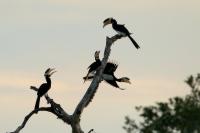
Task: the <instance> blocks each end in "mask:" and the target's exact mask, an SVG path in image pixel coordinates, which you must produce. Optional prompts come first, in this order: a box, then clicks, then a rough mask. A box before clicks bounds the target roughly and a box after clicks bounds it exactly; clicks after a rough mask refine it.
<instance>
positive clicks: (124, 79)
mask: <svg viewBox="0 0 200 133" xmlns="http://www.w3.org/2000/svg"><path fill="white" fill-rule="evenodd" d="M120 80H121V82H125V83H129V84H131V81H130V79H129V78H128V77H122V78H120Z"/></svg>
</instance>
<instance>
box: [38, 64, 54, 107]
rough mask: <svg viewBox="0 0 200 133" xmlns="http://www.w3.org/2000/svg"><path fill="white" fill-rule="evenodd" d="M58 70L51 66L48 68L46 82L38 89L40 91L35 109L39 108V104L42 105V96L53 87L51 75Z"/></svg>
mask: <svg viewBox="0 0 200 133" xmlns="http://www.w3.org/2000/svg"><path fill="white" fill-rule="evenodd" d="M55 72H56V71H55V70H54V69H51V68H48V69H47V70H46V71H45V73H44V77H45V79H46V83H43V84H42V85H41V86H40V87H39V89H38V92H37V100H36V103H35V110H36V109H39V105H40V98H41V97H42V96H43V95H45V94H46V93H47V92H48V90H49V89H50V88H51V79H50V77H51V75H52V74H53V73H55Z"/></svg>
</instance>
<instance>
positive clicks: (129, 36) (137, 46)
mask: <svg viewBox="0 0 200 133" xmlns="http://www.w3.org/2000/svg"><path fill="white" fill-rule="evenodd" d="M128 38H129V39H130V40H131V42H132V43H133V45H134V46H135V47H136V48H137V49H139V48H140V46H139V45H138V44H137V42H136V41H135V40H134V39H133V38H132V37H131V35H128Z"/></svg>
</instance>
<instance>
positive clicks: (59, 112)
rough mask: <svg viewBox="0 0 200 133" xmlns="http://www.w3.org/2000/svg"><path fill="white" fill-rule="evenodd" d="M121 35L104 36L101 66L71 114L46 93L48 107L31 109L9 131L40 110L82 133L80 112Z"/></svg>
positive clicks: (92, 94) (73, 132) (74, 132)
mask: <svg viewBox="0 0 200 133" xmlns="http://www.w3.org/2000/svg"><path fill="white" fill-rule="evenodd" d="M120 38H121V36H119V35H115V36H113V37H111V38H109V37H107V38H106V47H105V50H104V57H103V59H102V64H101V66H100V67H99V68H98V70H97V72H96V74H95V76H94V78H93V81H92V82H91V84H90V86H89V88H88V89H87V91H86V93H85V95H84V96H83V98H82V99H81V101H80V102H79V104H78V105H77V107H76V108H75V110H74V112H73V114H68V113H67V112H66V111H65V110H64V109H63V108H62V107H61V105H60V104H58V103H56V102H55V101H54V100H53V99H51V98H50V97H49V96H48V95H45V99H46V100H47V103H49V104H50V107H40V108H39V109H36V110H32V111H31V112H30V113H29V114H28V115H27V116H26V117H25V118H24V120H23V122H22V124H21V125H20V126H19V127H18V128H17V129H16V130H15V131H13V132H10V133H19V132H20V131H21V130H22V129H23V128H24V127H25V126H26V123H27V122H28V120H29V119H30V118H31V116H32V115H33V114H36V113H37V112H40V111H47V112H50V113H52V114H54V115H56V116H57V118H59V119H61V120H62V121H63V122H65V123H66V124H69V125H70V126H71V127H72V133H84V132H83V130H82V129H81V125H80V120H81V119H80V117H81V114H82V113H83V110H84V108H86V107H87V105H88V104H89V103H90V102H91V100H92V99H93V97H94V95H95V93H96V91H97V89H98V86H99V83H100V82H101V81H102V73H103V71H104V68H105V66H106V63H107V61H108V58H109V55H110V52H111V46H112V44H113V43H114V42H115V41H116V40H118V39H120ZM31 89H32V90H35V91H37V90H38V89H37V88H36V87H33V86H31ZM92 131H93V129H91V130H90V131H89V132H88V133H90V132H92Z"/></svg>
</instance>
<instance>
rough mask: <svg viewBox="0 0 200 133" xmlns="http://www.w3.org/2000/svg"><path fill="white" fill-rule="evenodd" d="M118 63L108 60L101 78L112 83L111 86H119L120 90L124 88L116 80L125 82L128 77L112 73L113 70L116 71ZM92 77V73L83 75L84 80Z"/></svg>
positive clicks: (128, 81)
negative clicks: (118, 76) (119, 76)
mask: <svg viewBox="0 0 200 133" xmlns="http://www.w3.org/2000/svg"><path fill="white" fill-rule="evenodd" d="M117 67H118V65H117V64H116V63H113V62H108V63H107V64H106V67H105V69H104V72H103V79H104V80H105V81H106V82H107V83H108V84H110V85H112V86H113V87H116V88H119V89H121V90H124V89H123V88H120V87H119V85H118V84H117V82H125V83H129V84H131V82H130V79H129V78H128V77H122V78H117V77H115V75H114V72H115V71H116V69H117ZM93 78H94V74H92V75H90V76H88V77H83V79H84V80H91V79H93Z"/></svg>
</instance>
